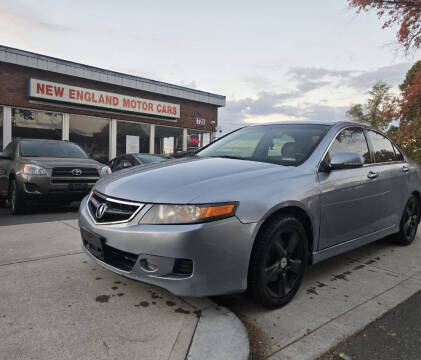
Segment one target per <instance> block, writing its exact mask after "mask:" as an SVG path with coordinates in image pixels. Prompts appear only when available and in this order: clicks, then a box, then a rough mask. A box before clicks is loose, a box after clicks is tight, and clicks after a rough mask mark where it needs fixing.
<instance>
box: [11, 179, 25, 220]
mask: <svg viewBox="0 0 421 360" xmlns="http://www.w3.org/2000/svg"><path fill="white" fill-rule="evenodd" d="M24 208H25V202H24V200H23V198H22V194H21V192H20V191H19V188H18V183H17V181H16V179H13V180H12V182H11V184H10V210H11V212H12V214H13V215H16V214H22V213H23V211H24Z"/></svg>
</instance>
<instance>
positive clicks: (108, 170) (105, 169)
mask: <svg viewBox="0 0 421 360" xmlns="http://www.w3.org/2000/svg"><path fill="white" fill-rule="evenodd" d="M107 174H111V168H110V167H109V166H103V167H102V168H101V169H99V176H101V177H102V176H104V175H107Z"/></svg>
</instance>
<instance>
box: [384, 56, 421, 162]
mask: <svg viewBox="0 0 421 360" xmlns="http://www.w3.org/2000/svg"><path fill="white" fill-rule="evenodd" d="M400 90H401V96H400V97H399V98H396V99H395V100H394V101H393V103H391V104H390V106H389V111H388V112H386V116H388V117H389V118H391V119H392V118H393V119H394V120H397V121H399V126H398V127H392V128H390V129H389V135H390V136H391V137H392V138H393V139H394V140H395V141H396V143H397V144H398V145H400V146H401V147H402V149H403V150H404V151H405V153H406V154H407V155H408V156H409V157H411V158H413V159H414V160H417V161H419V162H421V61H417V62H416V63H415V64H414V65H413V66H412V67H411V69H409V71H408V73H407V74H406V77H405V81H404V82H403V83H402V84H401V85H400Z"/></svg>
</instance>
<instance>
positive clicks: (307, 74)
mask: <svg viewBox="0 0 421 360" xmlns="http://www.w3.org/2000/svg"><path fill="white" fill-rule="evenodd" d="M409 67H410V64H407V63H400V64H395V65H391V66H384V67H379V68H377V69H371V70H366V71H361V70H353V69H349V70H347V69H345V70H335V69H333V70H330V69H326V68H315V67H294V68H291V69H290V70H289V71H288V72H287V73H286V75H287V78H288V79H289V82H290V83H292V84H293V85H294V86H295V89H293V90H291V91H289V92H276V91H261V92H259V93H258V94H257V96H256V97H255V98H251V97H249V98H244V99H238V100H230V99H228V100H227V105H226V107H225V108H222V109H220V124H221V125H222V128H223V131H224V133H226V132H228V131H231V130H234V129H236V128H238V127H241V126H244V125H247V124H250V123H263V122H273V121H282V120H294V119H305V120H317V121H332V120H345V112H346V110H348V109H349V107H350V106H351V104H352V103H355V102H356V101H355V99H358V100H357V101H360V100H361V96H362V95H364V96H366V94H367V91H368V90H369V89H370V88H371V87H372V86H373V85H374V83H376V82H377V81H379V80H383V81H386V82H388V83H389V84H390V85H392V86H396V85H398V84H399V83H401V82H402V81H403V79H404V77H405V74H406V72H407V71H408V69H409ZM250 79H251V78H248V80H250ZM259 79H260V78H258V80H259ZM259 81H261V80H259ZM338 88H340V91H339V90H338ZM321 94H323V96H325V95H326V96H327V99H328V100H326V99H322V98H321V96H320V95H321ZM291 104H294V106H293V105H291Z"/></svg>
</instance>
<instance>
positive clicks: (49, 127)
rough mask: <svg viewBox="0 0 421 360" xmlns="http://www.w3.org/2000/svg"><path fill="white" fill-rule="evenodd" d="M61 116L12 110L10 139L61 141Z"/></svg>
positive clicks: (19, 109) (42, 112)
mask: <svg viewBox="0 0 421 360" xmlns="http://www.w3.org/2000/svg"><path fill="white" fill-rule="evenodd" d="M62 129H63V114H60V113H55V112H50V111H35V110H29V109H21V108H12V139H14V138H17V137H20V138H33V139H34V138H35V139H52V140H61V139H62Z"/></svg>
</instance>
